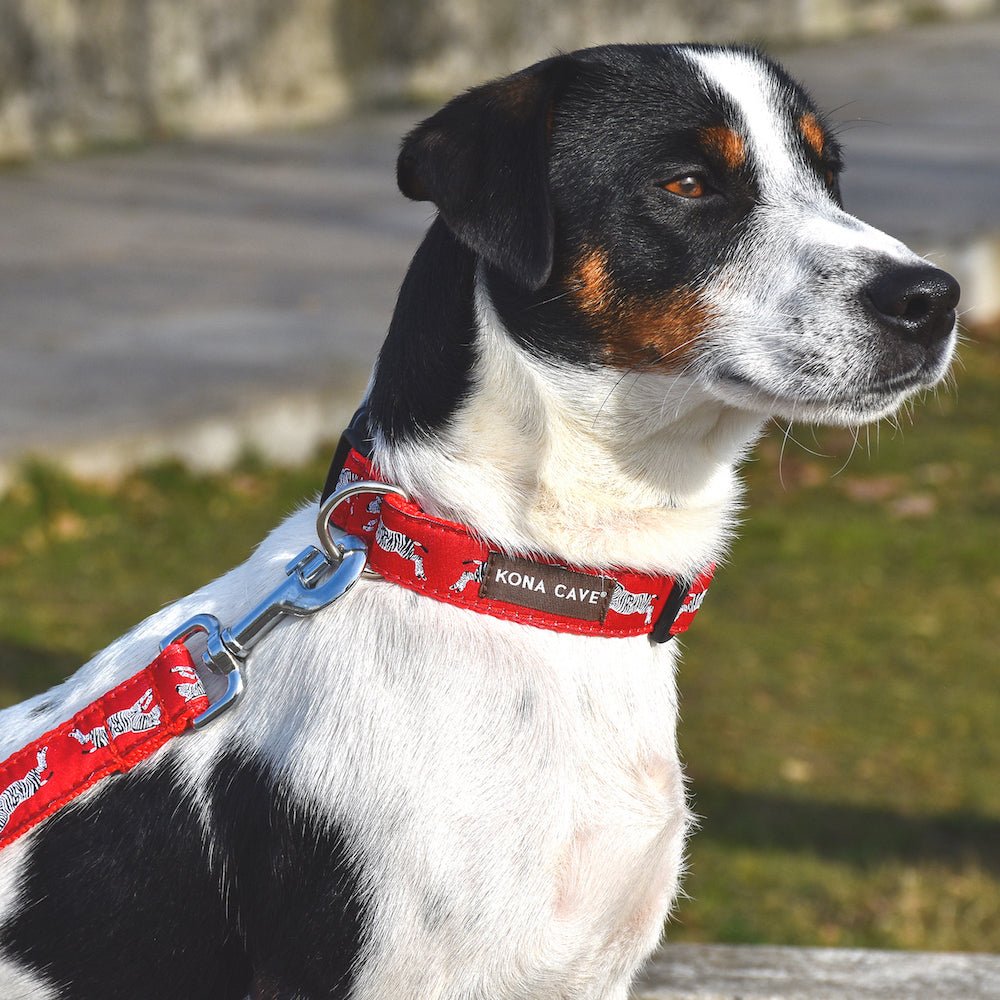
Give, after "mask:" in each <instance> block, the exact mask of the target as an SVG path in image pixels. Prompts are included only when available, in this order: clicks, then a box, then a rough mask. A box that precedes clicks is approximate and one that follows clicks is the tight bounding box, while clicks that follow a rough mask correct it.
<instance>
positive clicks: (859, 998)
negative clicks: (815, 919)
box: [633, 944, 1000, 1000]
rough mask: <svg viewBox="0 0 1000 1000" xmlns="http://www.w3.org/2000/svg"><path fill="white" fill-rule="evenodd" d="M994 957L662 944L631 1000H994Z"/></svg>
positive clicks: (998, 967)
mask: <svg viewBox="0 0 1000 1000" xmlns="http://www.w3.org/2000/svg"><path fill="white" fill-rule="evenodd" d="M998 996H1000V956H998V955H976V954H959V953H955V954H942V953H935V952H901V951H874V950H862V949H858V948H776V947H773V946H751V945H697V944H668V945H665V946H664V947H663V948H661V949H660V951H659V952H658V953H657V955H656V956H655V957H654V959H653V961H652V962H651V963H650V965H649V968H648V969H646V971H645V973H644V975H643V976H642V977H641V978H640V981H639V982H638V983H636V987H635V990H634V992H633V998H634V1000H996V998H997V997H998Z"/></svg>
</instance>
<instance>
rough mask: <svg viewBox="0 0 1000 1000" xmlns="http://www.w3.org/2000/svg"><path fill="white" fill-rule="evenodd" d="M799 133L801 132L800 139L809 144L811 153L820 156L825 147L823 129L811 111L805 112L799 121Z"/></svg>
mask: <svg viewBox="0 0 1000 1000" xmlns="http://www.w3.org/2000/svg"><path fill="white" fill-rule="evenodd" d="M799 131H801V132H802V138H803V139H805V141H806V142H807V143H809V146H810V148H811V149H812V151H813V152H814V153H815V154H816V155H817V156H822V155H823V148H824V146H825V145H826V136H824V135H823V127H822V126H821V125H820V123H819V121H818V120H817V118H816V116H815V115H814V114H813V113H812V112H811V111H807V112H806V113H805V114H804V115H803V116H802V117H801V118H800V119H799Z"/></svg>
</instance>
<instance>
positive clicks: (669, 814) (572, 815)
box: [285, 588, 687, 998]
mask: <svg viewBox="0 0 1000 1000" xmlns="http://www.w3.org/2000/svg"><path fill="white" fill-rule="evenodd" d="M379 590H381V591H382V593H381V594H380V595H379V598H380V601H381V602H382V607H381V612H382V614H383V616H384V615H385V613H386V610H387V608H386V606H385V599H388V604H389V605H390V607H391V606H392V605H394V604H396V603H397V601H398V603H399V605H400V609H401V608H402V607H403V606H404V605H405V607H406V615H405V617H406V619H407V621H408V625H409V627H408V629H407V630H404V629H398V630H397V629H383V630H380V637H379V639H378V641H380V642H381V643H382V644H383V645H382V648H380V649H378V650H376V649H375V648H374V647H369V646H368V641H367V640H366V639H362V640H360V642H359V640H358V639H357V638H355V639H354V641H353V645H354V650H353V655H352V657H351V659H352V662H356V663H357V664H358V669H357V670H356V669H355V668H354V666H352V665H351V664H346V663H345V664H343V666H342V667H341V669H340V671H339V673H338V674H337V676H336V678H335V679H333V680H332V681H331V683H332V684H333V685H334V686H335V687H336V688H337V690H336V691H330V692H329V698H328V699H324V700H325V701H326V700H328V702H329V704H330V705H332V706H337V705H339V706H344V709H343V710H342V711H340V710H335V713H334V716H333V717H331V718H330V719H329V720H327V721H326V723H325V724H324V729H325V730H326V731H327V732H329V731H331V729H332V730H333V731H335V732H337V733H338V739H337V740H336V745H337V746H338V747H342V748H344V749H343V753H344V759H343V760H342V761H337V760H336V755H337V754H339V752H340V751H337V750H335V751H334V753H335V759H333V760H331V758H330V752H329V744H327V749H326V751H325V753H324V755H323V756H322V758H321V757H320V755H319V753H318V752H316V748H315V744H313V743H310V742H309V741H308V739H305V738H304V739H303V740H302V741H300V742H299V743H298V744H297V745H296V746H294V747H291V748H289V747H288V746H287V744H286V750H285V753H286V754H287V757H286V764H288V765H292V766H291V767H290V768H289V771H288V773H290V774H294V775H298V776H300V778H299V779H297V780H301V781H302V784H303V788H302V792H303V794H305V795H308V796H309V797H311V798H312V797H314V796H316V795H317V794H321V795H322V796H323V799H324V800H325V802H326V803H327V804H328V805H330V804H332V805H333V807H334V808H335V809H338V811H339V806H340V805H341V804H342V803H343V797H344V795H345V794H348V788H349V787H350V788H351V789H352V791H351V792H350V793H349V794H350V802H349V803H343V804H344V805H345V806H346V807H348V808H349V811H350V813H351V815H350V817H349V819H350V824H351V826H352V827H353V829H354V830H355V834H356V837H357V841H358V843H357V852H358V856H359V857H360V859H361V866H362V869H363V872H362V878H363V881H364V882H365V883H366V884H368V885H370V886H371V887H372V893H371V900H370V902H371V914H370V915H371V927H372V952H373V961H372V962H371V963H370V964H368V965H367V966H366V968H365V970H364V972H363V973H362V976H361V980H362V981H361V982H360V983H359V987H360V989H359V992H358V994H357V995H358V997H359V998H364V997H376V996H386V995H390V994H391V995H397V996H402V997H408V996H411V995H412V996H414V997H416V996H427V995H436V996H442V997H452V996H455V997H458V996H470V995H481V994H482V995H490V996H494V997H503V996H507V995H510V996H524V995H529V994H526V993H525V992H524V991H523V983H525V982H526V981H529V982H532V983H534V986H533V990H534V991H535V992H533V993H531V994H530V995H536V994H537V995H546V996H560V995H573V996H574V997H586V996H591V995H592V996H594V997H598V996H599V997H607V996H614V995H615V992H614V991H615V990H616V989H618V988H619V987H620V988H621V989H624V985H622V984H624V983H627V981H628V979H629V977H630V976H631V974H632V971H633V969H634V967H635V966H636V964H637V963H638V962H640V961H641V960H642V958H643V957H644V956H645V955H646V954H647V953H648V952H649V950H650V949H651V948H652V947H653V946H654V945H655V943H656V940H657V939H658V936H659V933H660V928H661V925H662V921H663V918H664V916H665V913H666V910H667V908H668V906H669V902H670V900H671V899H672V897H673V895H674V891H675V888H676V879H677V873H678V871H679V867H680V853H681V844H682V840H683V833H684V828H685V825H686V821H687V813H686V809H685V805H684V794H683V787H682V782H681V775H680V768H679V764H678V761H677V755H676V749H675V723H676V702H675V690H674V682H673V662H672V661H673V657H672V655H671V651H669V650H668V648H661V649H652V648H651V647H650V646H649V644H648V642H647V641H646V640H645V639H641V640H637V641H633V640H594V639H592V638H580V637H572V636H561V635H555V634H553V633H545V632H542V631H541V630H538V629H533V628H530V627H525V626H516V625H511V624H509V623H502V622H495V621H493V620H491V619H483V618H482V616H478V615H470V614H469V613H468V612H462V611H459V610H456V609H451V608H440V606H434V611H435V620H434V626H433V629H432V630H430V629H429V630H428V631H426V632H425V631H424V630H423V625H424V624H425V623H423V622H422V621H420V618H421V616H422V614H423V612H424V611H425V610H427V609H426V607H425V606H426V605H428V603H429V602H426V601H419V602H417V603H413V602H410V601H408V600H407V599H406V598H403V597H402V596H401V595H400V594H399V593H398V592H391V593H388V594H387V593H386V592H385V589H384V588H379ZM365 603H366V598H364V597H362V598H360V599H359V601H358V605H359V607H358V610H359V611H361V612H362V614H364V612H363V610H362V608H363V605H364V604H365ZM441 612H444V614H441ZM427 624H429V623H427ZM424 635H433V636H436V637H441V641H430V642H428V641H425V640H422V639H419V640H416V641H414V637H415V636H424ZM355 636H357V632H355ZM445 637H446V639H447V641H445ZM387 641H388V646H387V645H386V642H387ZM362 665H363V666H362ZM362 671H363V674H362ZM348 707H349V709H350V710H349V711H348V710H347V708H348ZM310 728H311V729H312V731H313V732H315V727H310ZM359 745H361V746H365V747H367V748H368V751H367V753H366V755H365V757H364V758H363V760H359V758H358V755H357V752H356V748H357V747H358V746H359ZM351 748H354V749H353V750H351ZM314 753H315V757H314ZM341 768H343V769H344V770H346V771H349V772H353V773H352V780H351V782H350V786H348V785H346V784H344V785H342V783H341V777H342V773H343V772H342V771H341ZM305 776H309V779H310V780H309V784H310V787H309V788H308V789H307V788H306V787H305V785H306V781H305V780H303V779H304V777H305ZM323 776H326V779H325V780H326V781H327V782H328V785H327V788H326V789H325V791H323V790H322V786H323V784H324V783H325V782H324V778H323ZM317 779H319V780H317ZM359 786H360V788H361V794H360V795H358V794H357V792H358V787H359ZM365 789H369V790H370V794H367V793H366V792H365V791H364V790H365ZM338 800H340V801H338ZM516 983H521V984H522V988H521V992H518V991H517V988H516ZM574 990H575V992H574ZM564 991H566V992H565V994H564ZM622 995H624V994H622Z"/></svg>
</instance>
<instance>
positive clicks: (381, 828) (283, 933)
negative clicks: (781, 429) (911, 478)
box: [0, 45, 958, 1000]
mask: <svg viewBox="0 0 1000 1000" xmlns="http://www.w3.org/2000/svg"><path fill="white" fill-rule="evenodd" d="M840 169H841V160H840V148H839V146H838V143H837V141H836V140H835V138H834V137H833V136H832V135H831V134H830V131H829V130H828V127H827V125H826V124H825V123H824V120H823V117H822V116H821V114H820V113H819V112H818V111H817V109H816V108H815V107H814V106H813V104H812V103H811V102H810V99H809V98H808V97H807V95H806V94H805V93H804V92H803V90H802V89H801V88H800V87H799V86H798V85H797V84H795V83H794V82H793V81H792V80H791V79H789V77H788V76H787V75H786V74H785V73H784V72H783V71H782V69H781V68H780V67H778V66H777V65H775V64H774V63H773V62H771V61H769V60H767V59H765V58H764V57H762V56H761V55H759V54H758V53H756V52H754V51H751V50H748V49H743V48H728V47H711V46H661V45H650V46H608V47H604V48H596V49H589V50H585V51H581V52H577V53H573V54H570V55H561V56H558V57H555V58H552V59H549V60H546V61H544V62H542V63H539V64H538V65H535V66H533V67H531V68H530V69H527V70H525V71H523V72H521V73H518V74H515V75H513V76H510V77H507V78H505V79H501V80H498V81H494V82H492V83H488V84H486V85H484V86H481V87H478V88H476V89H474V90H471V91H469V92H468V93H466V94H463V95H461V96H460V97H458V98H456V99H455V100H453V101H452V102H451V103H449V104H448V105H447V106H446V107H444V108H443V109H442V110H441V111H439V112H438V113H437V114H435V115H433V116H432V117H431V118H429V119H428V120H427V121H425V122H424V123H423V124H421V125H419V126H418V127H417V128H416V129H415V130H414V131H413V132H412V133H411V134H410V135H409V136H408V137H407V138H406V139H405V141H404V143H403V147H402V152H401V154H400V157H399V164H398V179H399V185H400V188H401V189H402V191H403V193H404V194H405V195H406V196H407V197H409V198H414V199H421V200H428V201H432V202H433V203H434V204H435V205H436V206H437V209H438V216H437V219H436V221H435V222H434V223H433V224H432V226H431V228H430V230H429V232H428V233H427V236H426V238H425V239H424V241H423V243H422V244H421V246H420V248H419V249H418V250H417V253H416V256H415V257H414V259H413V263H412V265H411V267H410V269H409V272H408V273H407V275H406V278H405V281H404V282H403V286H402V290H401V292H400V296H399V302H398V305H397V308H396V311H395V314H394V316H393V318H392V323H391V326H390V328H389V333H388V337H387V339H386V342H385V345H384V347H383V348H382V351H381V353H380V355H379V358H378V362H377V364H376V367H375V371H374V375H373V377H372V381H371V385H370V389H369V392H368V396H367V405H368V416H369V426H370V430H371V436H372V439H373V441H374V454H375V458H376V460H377V463H378V465H379V467H380V469H381V472H382V473H383V475H384V476H385V478H386V480H387V481H389V482H393V483H397V484H399V485H400V486H402V487H403V488H404V489H405V490H406V491H407V492H408V493H409V494H410V496H412V497H413V498H415V499H416V500H417V501H418V502H419V504H420V505H421V506H422V507H423V508H424V510H426V511H427V512H429V513H430V514H432V515H436V516H438V517H441V518H447V519H449V520H452V521H458V522H461V523H463V524H465V525H467V526H469V527H470V529H471V530H472V531H473V532H474V533H475V534H477V535H479V536H481V537H483V538H487V539H490V540H491V543H492V545H493V546H495V547H497V548H498V549H501V550H505V551H509V552H516V553H539V554H544V555H545V556H548V557H551V558H553V559H555V560H558V561H561V562H564V563H566V564H573V565H580V566H593V567H631V568H634V569H637V570H640V571H642V572H648V573H669V574H676V575H680V576H682V577H690V576H691V575H692V574H694V573H697V572H698V571H699V570H701V569H702V568H703V567H704V566H705V565H706V564H709V563H711V562H713V561H715V560H717V559H719V558H720V556H721V555H722V554H723V552H724V550H725V547H726V544H727V541H728V539H729V538H730V536H731V534H732V531H733V524H734V510H735V509H736V508H737V507H738V505H739V498H740V487H739V483H738V481H737V478H736V475H735V472H734V466H735V465H736V464H737V463H738V462H739V461H740V459H741V458H742V457H743V456H744V455H745V454H746V451H747V449H748V448H749V447H750V445H751V444H752V443H753V441H754V440H755V439H756V438H757V436H758V434H759V433H760V430H761V427H762V425H763V424H764V423H765V422H766V421H767V419H768V418H769V417H772V416H776V415H778V416H781V417H784V418H786V419H794V420H805V421H813V422H820V423H836V424H849V425H856V424H860V423H864V422H868V421H874V420H878V419H879V418H881V417H884V416H886V415H888V414H891V413H892V412H893V411H894V410H895V409H896V408H897V407H898V406H899V405H900V403H901V402H902V401H903V400H904V399H906V398H907V397H908V396H909V395H910V394H911V393H913V392H914V391H916V390H919V389H923V388H925V387H927V386H931V385H933V384H934V383H936V382H937V381H938V380H940V379H941V378H942V376H943V374H944V373H945V371H946V369H947V367H948V364H949V359H950V357H951V353H952V349H953V345H954V340H955V322H956V320H955V308H956V304H957V300H958V287H957V285H956V283H955V281H954V280H953V279H952V278H951V277H950V276H949V275H947V274H945V273H943V272H942V271H940V270H937V269H935V268H933V267H931V266H929V265H927V264H926V263H925V262H924V261H923V260H921V259H920V258H918V257H917V256H915V255H914V254H913V253H912V252H911V251H909V250H908V249H907V248H906V247H904V246H902V245H901V244H900V243H898V242H897V241H896V240H894V239H892V238H890V237H889V236H886V235H885V234H884V233H881V232H878V231H876V230H873V229H871V228H870V227H868V226H866V225H865V224H863V223H861V222H859V221H858V220H857V219H855V218H853V217H851V216H850V215H848V214H846V213H845V212H844V210H843V209H842V207H841V200H840V195H839V190H838V174H839V172H840ZM314 519H315V507H313V509H305V510H303V511H301V512H300V513H298V514H296V515H295V516H293V517H291V518H290V519H289V520H288V521H286V522H285V523H284V524H282V525H281V526H280V527H278V528H277V529H276V530H275V531H274V532H273V534H271V535H270V536H269V537H268V538H267V539H266V540H265V541H264V542H263V543H262V544H261V546H260V548H259V549H258V550H257V552H256V553H255V554H254V555H253V556H252V557H251V558H250V559H249V560H248V561H247V562H246V563H245V564H244V565H242V566H240V567H238V568H236V569H234V570H233V571H232V572H230V573H229V574H227V575H226V576H224V577H222V578H221V579H219V580H217V581H215V582H214V583H211V584H209V585H208V586H207V587H205V588H204V589H203V590H201V591H199V592H198V593H196V594H193V595H192V596H190V597H188V598H185V599H184V600H181V601H179V602H178V603H177V604H176V605H174V606H172V607H169V608H166V609H164V610H162V611H160V612H159V613H157V614H155V615H154V616H153V617H152V618H150V619H149V620H147V621H146V622H144V623H143V624H141V625H140V626H138V627H137V628H136V629H134V630H133V631H132V632H130V633H129V634H128V635H126V636H124V637H123V638H121V639H119V640H118V641H117V642H115V643H114V644H112V645H111V646H110V647H109V648H108V649H106V650H104V651H103V652H102V653H100V654H99V655H97V656H96V657H95V658H94V659H93V660H92V661H91V662H90V663H88V664H87V665H86V666H85V667H83V668H82V669H81V670H80V671H79V672H78V673H77V674H75V675H74V676H73V677H71V678H70V679H69V680H67V681H66V682H65V683H64V684H62V685H61V686H60V687H59V688H57V689H55V690H53V691H51V692H49V693H47V694H46V695H44V696H42V697H39V698H35V699H33V700H31V701H28V702H26V703H24V704H22V705H19V706H16V707H14V708H11V709H8V710H6V711H5V712H3V713H2V715H0V758H4V757H6V756H8V755H9V754H10V753H12V752H13V751H15V750H16V749H18V748H19V747H23V746H25V745H26V744H28V743H30V742H31V741H32V740H34V739H36V738H37V737H38V736H39V734H41V733H44V732H46V731H48V730H50V729H51V728H52V727H54V726H55V725H56V724H57V723H59V722H61V721H62V720H65V719H67V718H69V717H70V716H72V714H73V713H74V712H75V711H76V710H77V709H79V708H80V706H82V705H85V704H87V703H89V702H90V701H92V700H93V699H94V698H95V697H97V696H98V695H100V694H101V693H102V692H104V691H106V690H108V689H109V688H111V687H113V686H114V685H115V684H117V683H118V682H119V681H120V680H121V679H122V678H124V677H126V676H128V675H129V674H130V673H132V672H134V671H135V670H137V669H139V668H140V667H142V666H144V665H145V664H146V663H148V662H149V661H150V660H151V659H152V657H153V655H154V654H155V652H156V648H157V643H158V641H159V640H160V638H161V637H163V636H164V635H166V634H167V633H169V632H170V631H171V630H172V629H173V628H175V627H176V626H177V625H178V624H179V623H180V622H182V621H183V620H185V619H186V618H189V617H190V616H191V615H193V614H195V613H198V612H206V611H207V612H212V613H214V614H216V615H217V616H218V617H219V618H220V619H221V620H222V621H223V622H231V621H233V620H234V619H236V618H238V617H239V616H240V615H241V614H243V613H244V612H245V611H246V609H247V608H248V606H249V605H250V604H251V603H252V602H253V601H254V600H257V599H259V598H260V597H262V596H263V595H264V594H265V593H266V592H267V591H269V590H271V589H272V588H273V587H274V585H275V581H276V580H278V579H280V578H281V576H282V569H283V567H284V565H285V563H286V562H287V560H288V559H289V558H290V557H292V556H294V555H295V554H296V553H297V552H298V551H299V550H300V549H302V547H303V546H304V545H306V544H308V543H310V542H312V541H314V540H315V535H314ZM702 627H705V626H704V623H703V625H702ZM676 645H677V643H666V644H663V645H654V644H651V643H650V642H649V641H648V639H647V638H646V637H643V636H639V637H634V638H602V637H594V636H581V635H569V634H562V633H559V632H555V631H550V630H547V629H543V628H536V627H532V626H530V625H523V624H519V623H517V622H512V621H504V620H500V619H498V618H494V617H490V616H487V615H482V614H473V613H469V612H468V611H467V610H463V609H462V608H458V607H453V606H450V605H449V604H448V603H442V602H441V601H438V600H433V599H430V598H427V597H424V596H421V595H419V594H416V593H414V592H413V591H412V590H410V589H405V588H403V587H400V586H396V585H394V584H391V583H387V582H385V581H380V580H372V579H365V580H363V581H362V582H360V583H359V584H358V585H357V586H356V587H355V588H354V589H353V590H352V591H351V592H350V593H349V594H348V595H347V596H346V597H345V598H344V599H343V600H342V601H340V602H339V603H337V604H336V605H335V606H333V607H332V608H330V609H329V610H327V611H325V612H323V613H321V614H319V615H317V616H316V617H314V618H311V619H308V620H303V621H298V622H294V623H288V624H284V625H281V626H279V628H278V629H277V630H276V631H274V632H273V633H272V634H271V635H270V636H269V637H268V639H267V640H266V641H265V642H263V643H261V645H260V646H259V647H258V649H257V650H256V651H255V653H254V655H253V658H252V660H251V663H250V669H251V671H252V686H251V689H250V691H249V693H248V695H247V696H246V698H245V699H244V700H243V702H241V704H240V705H239V706H238V708H236V709H234V710H233V711H232V712H230V713H229V714H228V715H226V716H225V717H224V718H221V719H220V720H219V721H218V722H216V723H213V725H212V726H211V727H209V728H207V729H205V730H204V731H201V732H197V733H189V734H187V735H185V736H183V737H182V738H179V739H177V740H175V741H174V742H172V743H171V744H169V745H168V746H167V747H166V748H164V749H163V750H162V751H160V752H159V753H158V754H157V755H156V756H154V757H153V758H151V759H150V760H149V761H147V762H146V763H144V764H143V765H141V766H140V767H138V768H137V769H136V770H135V771H133V772H131V773H130V774H129V775H127V776H123V777H117V778H111V779H108V780H107V781H105V782H103V783H102V784H100V785H98V786H97V787H96V788H94V789H92V790H91V791H90V792H88V793H87V794H85V795H84V796H83V797H81V798H79V799H77V800H76V802H74V803H73V804H71V805H69V806H67V807H66V808H64V809H63V810H61V811H60V812H58V813H57V814H56V815H55V816H53V817H51V818H49V819H48V820H46V821H45V822H44V823H42V824H41V825H39V826H37V827H36V828H35V829H34V830H33V831H32V832H31V833H29V834H27V835H26V836H24V837H22V838H21V839H19V840H17V841H16V842H14V843H13V844H12V845H11V846H9V847H8V848H6V849H5V850H4V851H3V852H0V997H2V998H3V1000H16V998H29V997H30V998H32V1000H56V998H59V1000H69V998H74V1000H98V998H100V1000H118V998H121V1000H125V998H128V1000H134V998H136V997H141V998H143V1000H167V998H169V1000H180V998H183V1000H225V998H232V1000H240V998H243V997H245V996H247V994H249V995H250V996H252V997H253V998H255V1000H265V998H268V1000H272V998H273V1000H277V998H280V1000H293V998H295V1000H318V998H329V997H339V998H352V1000H385V998H389V997H392V998H394V1000H428V998H431V997H434V998H439V1000H459V998H461V1000H476V998H480V1000H486V998H489V1000H515V998H516V1000H526V998H545V1000H553V998H557V997H563V998H574V1000H584V998H588V1000H598V998H601V1000H624V998H625V997H626V996H627V993H628V989H629V984H630V982H631V980H632V977H633V975H634V974H635V972H636V970H637V968H638V967H639V966H640V965H641V963H642V962H643V960H644V959H645V958H646V956H648V955H649V953H650V951H651V949H652V948H653V947H654V946H655V945H656V943H657V941H658V939H659V937H660V933H661V928H662V925H663V921H664V918H665V916H666V914H667V913H668V911H669V909H670V906H671V902H672V900H673V899H674V896H675V894H676V892H677V886H678V879H679V876H680V874H681V872H682V869H683V845H684V836H685V831H686V829H687V827H688V811H687V807H686V804H685V793H684V784H683V778H682V773H681V767H680V764H679V762H678V756H677V749H676V745H675V724H676V718H677V693H676V689H675V684H674V667H675V658H676V655H677V649H676V648H675V647H676ZM2 791H3V790H2V789H0V792H2Z"/></svg>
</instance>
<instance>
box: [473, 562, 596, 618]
mask: <svg viewBox="0 0 1000 1000" xmlns="http://www.w3.org/2000/svg"><path fill="white" fill-rule="evenodd" d="M613 585H614V581H612V580H609V579H608V578H607V577H604V576H591V575H590V574H589V573H577V572H575V571H574V570H569V569H563V568H562V567H561V566H550V565H548V564H547V563H537V562H532V561H531V560H530V559H516V558H514V557H512V556H504V555H501V554H500V553H499V552H491V553H490V554H489V558H488V559H487V560H486V564H485V566H484V567H483V578H482V582H481V583H480V585H479V596H480V597H485V598H489V599H490V600H494V601H504V602H505V603H506V604H516V605H518V606H519V607H522V608H531V609H532V610H533V611H543V612H546V613H548V614H555V615H565V616H566V617H567V618H577V619H579V620H580V621H586V622H603V621H604V618H605V615H607V613H608V606H609V604H610V603H611V594H612V590H613Z"/></svg>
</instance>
